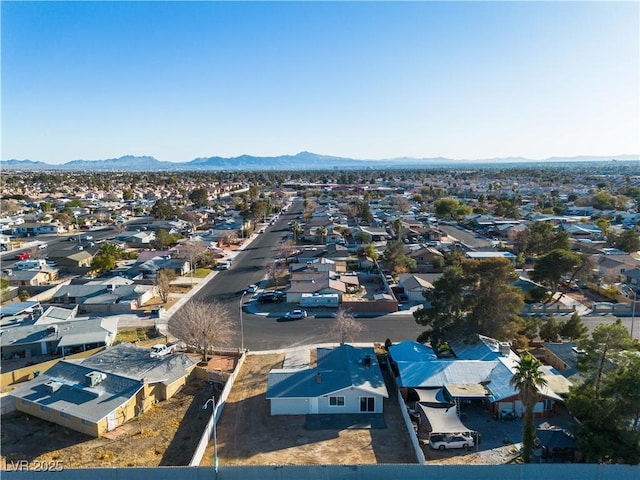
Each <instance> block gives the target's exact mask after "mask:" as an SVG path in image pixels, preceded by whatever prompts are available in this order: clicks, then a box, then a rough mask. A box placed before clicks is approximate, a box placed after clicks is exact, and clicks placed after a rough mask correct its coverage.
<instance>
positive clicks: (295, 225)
mask: <svg viewBox="0 0 640 480" xmlns="http://www.w3.org/2000/svg"><path fill="white" fill-rule="evenodd" d="M303 231H304V229H303V228H302V225H300V222H298V221H296V220H294V221H293V222H291V232H292V233H293V242H294V243H298V237H299V236H300V234H301V233H302V232H303Z"/></svg>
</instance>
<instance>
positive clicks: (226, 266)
mask: <svg viewBox="0 0 640 480" xmlns="http://www.w3.org/2000/svg"><path fill="white" fill-rule="evenodd" d="M229 268H231V262H220V263H218V270H229Z"/></svg>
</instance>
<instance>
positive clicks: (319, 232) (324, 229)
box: [316, 225, 327, 243]
mask: <svg viewBox="0 0 640 480" xmlns="http://www.w3.org/2000/svg"><path fill="white" fill-rule="evenodd" d="M316 234H317V235H318V237H320V243H324V239H325V237H326V236H327V227H325V226H324V225H320V226H319V227H318V228H317V229H316Z"/></svg>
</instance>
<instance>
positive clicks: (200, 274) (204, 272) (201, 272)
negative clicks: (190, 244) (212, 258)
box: [193, 268, 212, 278]
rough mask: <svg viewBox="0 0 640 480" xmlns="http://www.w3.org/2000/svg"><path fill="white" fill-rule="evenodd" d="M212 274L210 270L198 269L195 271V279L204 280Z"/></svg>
mask: <svg viewBox="0 0 640 480" xmlns="http://www.w3.org/2000/svg"><path fill="white" fill-rule="evenodd" d="M211 272H212V270H211V269H210V268H196V269H195V270H194V271H193V276H194V277H195V278H204V277H206V276H207V275H209V274H210V273H211Z"/></svg>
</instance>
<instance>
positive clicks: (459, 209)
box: [433, 198, 472, 218]
mask: <svg viewBox="0 0 640 480" xmlns="http://www.w3.org/2000/svg"><path fill="white" fill-rule="evenodd" d="M433 208H434V211H435V213H436V215H437V216H438V217H451V218H460V217H463V216H464V215H469V214H470V213H471V211H472V209H471V207H468V206H466V205H462V204H461V203H460V202H458V200H456V199H455V198H439V199H438V200H436V201H435V202H433Z"/></svg>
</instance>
